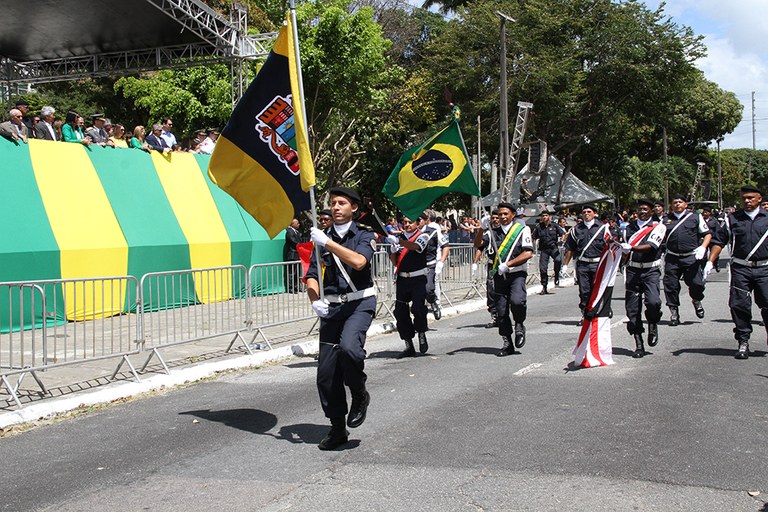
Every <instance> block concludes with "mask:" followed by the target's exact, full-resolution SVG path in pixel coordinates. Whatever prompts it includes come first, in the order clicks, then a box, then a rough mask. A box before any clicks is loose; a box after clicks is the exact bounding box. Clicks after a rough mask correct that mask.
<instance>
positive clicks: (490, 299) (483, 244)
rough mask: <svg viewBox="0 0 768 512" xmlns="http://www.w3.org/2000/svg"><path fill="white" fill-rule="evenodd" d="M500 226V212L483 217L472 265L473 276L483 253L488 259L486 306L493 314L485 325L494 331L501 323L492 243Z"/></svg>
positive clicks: (494, 252) (476, 236)
mask: <svg viewBox="0 0 768 512" xmlns="http://www.w3.org/2000/svg"><path fill="white" fill-rule="evenodd" d="M498 225H499V211H498V210H493V211H491V216H490V218H489V217H487V216H486V217H483V218H482V219H480V227H481V228H483V229H482V230H481V231H478V232H477V234H476V235H475V242H474V243H475V260H474V262H473V263H472V275H475V272H477V264H478V262H479V261H480V258H482V256H483V253H485V256H486V258H487V265H488V268H487V272H486V276H485V305H486V306H487V308H488V313H490V314H491V321H490V322H488V323H487V324H485V328H486V329H492V328H494V327H498V326H499V322H498V320H497V318H496V297H495V296H494V294H493V273H492V272H491V270H492V269H493V258H494V257H495V256H496V248H495V247H494V245H493V243H492V242H491V228H495V227H498Z"/></svg>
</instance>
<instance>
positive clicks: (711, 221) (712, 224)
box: [701, 206, 720, 272]
mask: <svg viewBox="0 0 768 512" xmlns="http://www.w3.org/2000/svg"><path fill="white" fill-rule="evenodd" d="M701 216H702V217H704V222H706V223H707V227H709V232H710V233H712V240H714V239H715V237H717V232H718V231H719V230H720V223H719V222H718V221H717V219H716V218H714V217H713V216H712V208H710V207H709V206H704V207H703V208H702V209H701ZM709 249H710V251H711V250H712V242H710V244H709ZM714 270H715V272H720V260H719V259H718V260H717V261H715V267H714Z"/></svg>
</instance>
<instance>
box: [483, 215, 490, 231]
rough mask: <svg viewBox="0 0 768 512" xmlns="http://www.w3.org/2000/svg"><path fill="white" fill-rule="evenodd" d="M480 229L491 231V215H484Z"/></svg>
mask: <svg viewBox="0 0 768 512" xmlns="http://www.w3.org/2000/svg"><path fill="white" fill-rule="evenodd" d="M480 227H481V228H483V229H484V230H486V231H488V230H489V229H491V216H490V215H484V216H483V218H482V219H480Z"/></svg>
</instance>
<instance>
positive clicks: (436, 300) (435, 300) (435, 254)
mask: <svg viewBox="0 0 768 512" xmlns="http://www.w3.org/2000/svg"><path fill="white" fill-rule="evenodd" d="M422 232H424V233H426V234H427V235H429V237H430V238H429V243H428V244H427V247H426V249H424V253H425V254H426V256H427V302H429V303H430V304H431V305H432V311H436V310H437V309H438V308H439V304H440V284H439V283H438V282H437V274H436V273H435V266H436V265H437V262H438V261H440V260H441V259H442V257H443V247H446V246H448V237H446V236H445V235H443V232H442V231H441V230H440V229H438V228H436V227H435V226H432V225H430V224H427V225H426V226H424V227H423V228H422Z"/></svg>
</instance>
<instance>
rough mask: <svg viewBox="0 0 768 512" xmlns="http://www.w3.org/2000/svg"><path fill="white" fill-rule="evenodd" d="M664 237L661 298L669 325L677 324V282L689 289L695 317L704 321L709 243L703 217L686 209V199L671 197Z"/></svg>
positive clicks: (709, 235) (680, 196)
mask: <svg viewBox="0 0 768 512" xmlns="http://www.w3.org/2000/svg"><path fill="white" fill-rule="evenodd" d="M664 225H665V226H666V228H667V235H666V238H665V239H664V246H665V250H666V254H665V256H664V280H663V281H664V295H665V296H666V299H667V306H668V307H669V311H670V317H669V325H670V326H672V327H674V326H676V325H680V310H679V308H680V280H681V279H682V280H684V281H685V284H686V285H687V286H688V293H689V294H690V296H691V300H692V301H693V309H694V310H695V311H696V316H697V317H699V318H704V306H703V305H702V304H701V301H702V300H703V299H704V279H703V277H702V269H703V267H704V257H705V256H706V254H707V247H709V242H710V240H712V233H710V232H709V227H707V223H706V222H704V218H703V217H702V216H701V215H700V214H698V213H693V212H691V211H690V210H688V203H687V202H686V200H685V197H684V196H682V195H680V194H677V195H675V196H674V197H673V198H672V213H671V214H669V215H668V216H667V218H666V219H665V220H664Z"/></svg>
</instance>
